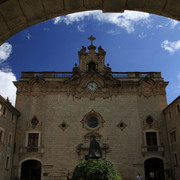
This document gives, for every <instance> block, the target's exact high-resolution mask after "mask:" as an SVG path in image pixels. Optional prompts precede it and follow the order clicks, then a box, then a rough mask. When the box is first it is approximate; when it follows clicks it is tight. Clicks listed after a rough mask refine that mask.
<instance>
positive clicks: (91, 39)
mask: <svg viewBox="0 0 180 180" xmlns="http://www.w3.org/2000/svg"><path fill="white" fill-rule="evenodd" d="M88 39H89V40H90V41H91V45H93V41H94V40H95V39H96V38H95V37H94V36H93V35H91V36H90V37H89V38H88Z"/></svg>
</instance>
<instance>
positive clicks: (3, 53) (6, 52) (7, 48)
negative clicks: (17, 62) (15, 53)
mask: <svg viewBox="0 0 180 180" xmlns="http://www.w3.org/2000/svg"><path fill="white" fill-rule="evenodd" d="M11 53H12V45H11V44H9V43H4V44H2V45H1V46H0V64H1V63H3V62H4V61H6V60H7V59H8V57H9V56H10V54H11Z"/></svg>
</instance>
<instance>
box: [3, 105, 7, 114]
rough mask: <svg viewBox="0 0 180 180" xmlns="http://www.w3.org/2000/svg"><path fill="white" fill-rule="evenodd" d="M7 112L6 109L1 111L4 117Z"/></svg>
mask: <svg viewBox="0 0 180 180" xmlns="http://www.w3.org/2000/svg"><path fill="white" fill-rule="evenodd" d="M6 111H7V109H6V107H4V109H3V116H6V113H7V112H6Z"/></svg>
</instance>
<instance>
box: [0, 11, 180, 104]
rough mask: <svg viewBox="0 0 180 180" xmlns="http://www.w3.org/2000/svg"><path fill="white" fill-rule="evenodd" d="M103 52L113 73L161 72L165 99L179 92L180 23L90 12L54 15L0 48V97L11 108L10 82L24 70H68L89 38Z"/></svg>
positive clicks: (130, 13) (137, 15) (136, 14)
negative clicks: (9, 103) (92, 37)
mask: <svg viewBox="0 0 180 180" xmlns="http://www.w3.org/2000/svg"><path fill="white" fill-rule="evenodd" d="M90 35H94V36H95V37H96V40H95V41H94V44H95V45H96V46H97V47H98V46H99V45H101V46H102V48H103V49H104V50H105V51H106V52H107V55H106V60H105V63H106V64H107V63H109V64H110V66H111V68H112V71H115V72H127V71H143V72H147V71H160V72H161V73H162V76H163V77H164V79H165V81H169V85H168V87H167V88H166V92H167V101H168V103H170V102H171V101H172V100H174V99H175V98H176V97H177V96H179V94H180V93H179V92H180V68H179V67H180V23H179V22H178V21H175V20H172V19H169V18H165V17H160V16H156V15H152V14H148V13H140V12H133V11H125V13H122V14H119V13H106V14H105V13H102V12H101V11H88V12H81V13H75V14H71V15H67V16H62V17H57V18H54V19H51V20H48V21H45V22H42V23H39V24H37V25H34V26H32V27H30V28H28V29H26V30H24V31H21V32H20V33H18V34H16V35H14V36H13V37H12V38H10V39H9V40H8V41H7V42H6V43H4V44H3V45H1V46H0V94H1V95H3V96H4V97H5V98H6V97H7V96H8V97H9V99H10V100H11V101H12V103H13V104H14V101H15V92H16V89H15V87H14V86H13V84H12V81H15V80H18V79H19V77H20V73H21V72H22V71H71V70H72V68H73V66H74V64H75V63H78V51H79V50H80V49H81V47H82V46H89V45H90V41H89V40H88V37H90Z"/></svg>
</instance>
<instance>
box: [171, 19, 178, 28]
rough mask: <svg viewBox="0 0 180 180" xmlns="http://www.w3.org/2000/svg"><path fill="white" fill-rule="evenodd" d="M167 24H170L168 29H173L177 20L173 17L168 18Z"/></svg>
mask: <svg viewBox="0 0 180 180" xmlns="http://www.w3.org/2000/svg"><path fill="white" fill-rule="evenodd" d="M168 24H169V25H170V29H174V28H175V26H176V25H178V24H179V21H176V20H174V19H169V23H168Z"/></svg>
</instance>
